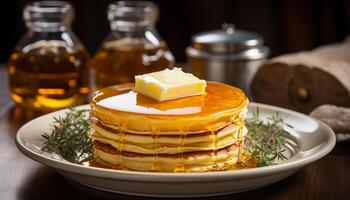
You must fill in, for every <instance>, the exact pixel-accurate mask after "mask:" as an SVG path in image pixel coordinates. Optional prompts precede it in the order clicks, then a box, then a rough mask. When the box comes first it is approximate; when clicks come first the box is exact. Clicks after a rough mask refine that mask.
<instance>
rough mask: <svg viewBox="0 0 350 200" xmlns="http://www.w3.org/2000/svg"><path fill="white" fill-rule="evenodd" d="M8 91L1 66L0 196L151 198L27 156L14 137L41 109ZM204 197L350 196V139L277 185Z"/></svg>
mask: <svg viewBox="0 0 350 200" xmlns="http://www.w3.org/2000/svg"><path fill="white" fill-rule="evenodd" d="M7 91H8V85H7V74H6V71H5V69H4V68H3V67H2V68H1V67H0V200H7V199H9V200H12V199H24V200H26V199H33V200H41V199H47V200H55V199H57V200H66V199H72V200H73V199H74V200H83V199H99V200H101V199H127V200H129V199H148V198H140V197H133V196H125V195H119V194H112V193H108V192H102V191H98V190H95V189H90V188H87V187H85V186H81V185H79V184H77V183H74V182H71V181H69V180H67V179H65V178H64V177H63V176H61V175H60V174H58V173H57V172H55V171H54V170H53V169H51V168H49V167H46V166H43V165H41V164H39V163H37V162H35V161H32V160H30V159H29V158H27V157H25V156H24V155H23V154H22V153H21V152H19V151H18V150H17V148H16V146H15V142H14V138H15V135H16V132H17V130H18V129H19V128H20V127H21V126H22V125H23V124H24V123H25V122H27V121H29V120H30V119H33V118H34V117H35V116H37V115H39V114H37V113H32V112H30V111H24V110H22V109H20V108H18V107H16V106H15V105H14V103H13V102H12V101H11V100H10V98H9V93H8V92H7ZM149 199H150V198H149ZM152 199H153V198H152ZM204 199H213V200H214V199H215V200H224V199H298V200H299V199H327V200H330V199H350V143H340V144H337V145H336V147H335V149H334V150H333V151H332V152H331V153H330V154H329V155H327V156H326V157H324V158H323V159H321V160H319V161H317V162H315V163H313V164H310V165H308V166H306V167H304V168H302V169H301V170H299V171H298V172H297V173H296V174H294V175H293V176H291V177H289V178H287V179H285V180H283V181H280V182H278V183H275V184H273V185H270V186H267V187H264V188H261V189H257V190H254V191H249V192H244V193H240V194H232V195H225V196H218V197H211V198H204Z"/></svg>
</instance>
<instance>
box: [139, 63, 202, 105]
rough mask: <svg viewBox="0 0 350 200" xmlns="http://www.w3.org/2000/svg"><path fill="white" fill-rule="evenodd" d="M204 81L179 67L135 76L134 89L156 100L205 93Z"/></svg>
mask: <svg viewBox="0 0 350 200" xmlns="http://www.w3.org/2000/svg"><path fill="white" fill-rule="evenodd" d="M205 87H206V82H205V80H201V79H199V78H197V77H195V76H193V75H192V74H190V73H185V72H183V71H182V70H181V68H176V67H175V68H173V69H171V70H170V69H165V70H163V71H159V72H154V73H149V74H143V75H139V76H135V91H136V92H137V93H140V94H143V95H145V96H148V97H151V98H152V99H155V100H157V101H165V100H171V99H177V98H182V97H188V96H194V95H201V94H204V93H205Z"/></svg>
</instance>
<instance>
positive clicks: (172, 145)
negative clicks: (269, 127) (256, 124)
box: [90, 82, 248, 172]
mask: <svg viewBox="0 0 350 200" xmlns="http://www.w3.org/2000/svg"><path fill="white" fill-rule="evenodd" d="M132 89H133V84H122V85H116V86H111V87H108V88H104V89H102V90H99V91H97V92H96V93H95V94H94V97H93V99H92V101H91V108H92V109H91V117H90V124H91V126H92V132H91V137H92V138H93V140H94V145H93V147H94V158H95V159H94V162H96V163H99V164H100V165H102V166H105V167H110V168H116V169H127V170H134V171H158V172H204V171H212V170H225V169H226V168H228V167H229V166H232V165H234V164H235V163H236V162H237V161H238V160H239V154H240V153H242V152H241V151H242V150H241V148H240V146H242V142H243V137H244V135H245V134H246V132H247V130H246V128H245V127H244V125H243V121H244V117H245V114H246V112H247V104H248V99H247V97H246V96H245V94H244V93H243V92H242V91H241V90H239V89H238V88H235V87H232V86H229V85H225V84H222V83H215V82H208V83H207V88H206V94H205V95H199V96H192V97H185V98H180V99H174V100H169V101H163V102H157V101H154V100H152V99H150V98H147V97H145V96H142V95H140V94H137V93H135V92H134V91H133V90H132Z"/></svg>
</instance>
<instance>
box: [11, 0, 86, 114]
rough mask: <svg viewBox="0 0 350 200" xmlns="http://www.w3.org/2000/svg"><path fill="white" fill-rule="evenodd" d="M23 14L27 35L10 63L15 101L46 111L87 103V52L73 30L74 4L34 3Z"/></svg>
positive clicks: (12, 93) (59, 2) (25, 106)
mask: <svg viewBox="0 0 350 200" xmlns="http://www.w3.org/2000/svg"><path fill="white" fill-rule="evenodd" d="M23 14H24V19H25V24H26V26H27V32H26V34H25V35H24V36H23V37H22V38H21V40H20V41H19V43H18V44H17V46H16V48H15V51H14V52H13V54H12V55H11V56H10V58H9V60H8V63H7V69H8V74H9V81H10V92H11V97H12V99H13V100H14V101H15V102H16V103H17V104H18V105H19V106H21V107H24V108H29V109H32V110H39V111H44V112H47V111H52V110H56V109H59V108H63V107H67V106H72V105H77V104H82V103H84V102H85V100H86V97H87V95H88V93H89V81H88V78H89V70H88V68H87V60H88V53H87V51H86V50H85V48H84V46H83V45H82V43H81V42H80V41H79V40H78V39H77V37H76V36H75V35H74V34H73V33H72V31H71V29H70V24H71V22H72V19H73V8H72V5H71V4H69V3H67V2H62V1H41V2H33V3H29V4H27V5H26V6H25V8H24V11H23Z"/></svg>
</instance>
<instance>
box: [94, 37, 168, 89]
mask: <svg viewBox="0 0 350 200" xmlns="http://www.w3.org/2000/svg"><path fill="white" fill-rule="evenodd" d="M173 63H174V58H173V56H172V54H171V53H170V51H169V50H168V47H167V45H166V44H165V43H164V42H160V43H159V45H157V46H154V45H153V44H152V45H151V44H147V43H146V42H143V41H142V40H139V39H129V38H126V39H121V40H118V41H112V42H107V43H105V44H103V46H102V47H101V49H100V50H99V51H98V52H97V53H96V55H95V57H94V58H93V59H92V60H91V62H90V66H91V67H92V68H93V69H94V77H95V87H96V88H95V89H102V88H104V87H107V86H111V85H115V84H120V83H131V82H134V76H135V75H140V74H145V73H150V72H155V71H160V70H163V69H165V68H170V67H172V66H173Z"/></svg>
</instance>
